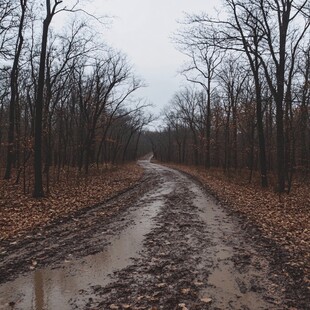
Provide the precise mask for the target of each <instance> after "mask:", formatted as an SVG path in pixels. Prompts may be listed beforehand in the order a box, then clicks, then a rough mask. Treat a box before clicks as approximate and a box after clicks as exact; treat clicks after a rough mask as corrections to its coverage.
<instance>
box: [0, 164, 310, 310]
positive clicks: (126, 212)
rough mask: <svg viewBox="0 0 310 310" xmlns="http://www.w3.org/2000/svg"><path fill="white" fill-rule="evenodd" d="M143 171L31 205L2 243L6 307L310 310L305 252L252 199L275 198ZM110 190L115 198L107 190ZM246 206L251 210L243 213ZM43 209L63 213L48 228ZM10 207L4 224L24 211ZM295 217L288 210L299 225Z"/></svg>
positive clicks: (0, 277)
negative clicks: (287, 237)
mask: <svg viewBox="0 0 310 310" xmlns="http://www.w3.org/2000/svg"><path fill="white" fill-rule="evenodd" d="M140 165H141V166H142V167H143V168H144V174H143V177H142V178H141V175H142V168H137V167H135V166H127V167H123V168H121V169H123V170H111V171H110V172H112V171H113V172H112V173H108V174H107V175H106V176H105V177H102V179H101V181H99V183H96V184H101V183H102V182H107V183H104V184H105V186H102V187H101V190H100V189H99V188H98V186H95V188H96V190H94V191H92V190H91V188H92V187H91V186H90V183H91V181H90V180H88V181H87V182H84V184H82V185H81V186H82V187H77V188H76V190H75V191H74V192H73V193H74V195H71V196H70V192H68V193H67V195H69V196H70V197H67V198H66V199H64V198H62V199H61V200H60V201H58V202H57V203H55V201H54V200H52V202H53V204H52V202H50V204H49V205H48V204H47V201H49V200H51V199H52V198H45V199H43V200H42V201H41V202H40V203H46V204H44V205H42V207H39V208H38V207H35V205H32V204H30V206H32V208H34V209H38V210H40V209H43V211H44V212H43V211H42V210H41V211H37V210H36V211H29V210H24V209H23V210H22V211H23V212H26V214H27V212H33V213H32V214H34V215H31V216H30V215H29V218H31V220H29V221H31V222H32V223H35V222H36V224H31V225H29V226H27V225H26V226H20V224H19V223H18V221H22V219H23V217H22V216H20V217H18V221H17V220H16V221H14V220H12V221H11V222H10V223H11V224H10V225H11V229H12V230H13V232H10V230H9V229H7V228H6V230H5V231H7V232H6V233H2V239H1V240H0V255H1V256H0V258H1V264H0V283H2V284H1V285H0V309H35V310H43V309H62V310H67V309H136V310H137V309H149V310H150V309H152V310H156V309H167V310H171V309H181V310H187V309H214V310H219V309H243V310H248V309H278V310H283V309H290V310H294V309H309V307H308V306H309V303H308V301H309V297H310V294H309V283H307V270H308V269H306V267H309V264H308V262H307V259H308V256H307V253H305V255H304V254H303V253H304V252H299V251H298V252H297V250H296V249H295V248H294V249H295V250H294V252H292V250H291V248H286V247H285V245H283V244H282V243H280V241H281V240H280V241H279V240H277V236H281V234H283V235H282V236H283V238H285V240H286V234H285V233H284V232H278V230H277V228H279V227H276V228H273V229H274V230H277V232H272V231H271V228H270V227H273V225H274V223H277V222H272V220H271V219H270V217H273V216H274V214H273V213H266V214H265V215H266V221H265V222H264V221H263V220H258V219H257V218H259V217H260V215H259V214H260V212H263V211H257V210H256V209H258V206H259V205H258V204H256V203H255V202H254V201H256V200H259V199H262V201H265V204H267V203H268V204H269V203H270V202H269V199H268V195H272V193H271V192H270V194H268V193H269V192H268V191H266V192H261V191H260V190H257V191H256V192H255V195H254V194H253V193H252V192H251V191H250V187H249V189H248V191H249V192H247V190H246V188H247V187H246V186H245V187H244V188H243V187H242V188H241V190H240V188H239V192H238V191H237V189H235V191H236V192H235V191H234V190H233V189H234V186H235V185H234V184H233V183H232V184H231V185H230V182H229V181H227V180H223V179H221V178H216V177H215V176H207V174H206V175H204V174H203V172H201V171H200V172H199V171H195V170H193V169H192V168H188V167H180V166H178V167H176V168H177V169H179V170H180V169H182V170H184V171H186V173H187V174H188V173H190V174H191V175H193V176H194V178H193V177H190V176H188V175H186V174H183V173H180V172H178V171H177V170H175V169H171V168H168V167H164V166H161V165H157V164H153V163H150V162H148V161H141V162H140ZM113 173H114V174H115V175H114V181H113V177H111V175H113ZM108 176H110V177H108ZM202 176H203V177H202ZM110 178H112V179H110ZM127 178H128V179H127ZM196 178H197V179H199V180H200V181H201V184H204V185H206V187H207V189H208V191H211V192H212V193H213V194H214V195H215V196H216V197H217V198H219V199H221V200H222V202H223V204H219V203H218V202H217V200H215V199H214V198H212V196H210V195H209V194H208V193H207V191H205V189H204V188H203V187H202V186H201V184H200V183H197V182H196ZM123 179H125V180H126V179H127V181H126V184H125V181H124V182H123V181H122V180H123ZM108 180H110V181H108ZM109 182H110V183H109ZM208 182H210V184H209V183H208ZM114 183H115V184H116V185H117V184H122V185H118V186H119V187H118V186H115V187H114V185H113V184H114ZM213 183H214V184H217V185H216V186H215V185H214V184H213ZM87 184H89V186H90V187H89V188H88V187H86V190H85V193H84V186H86V185H87ZM108 184H110V187H111V192H110V196H107V192H106V193H105V194H104V193H102V191H103V189H106V188H110V187H109V186H108ZM207 184H208V186H207ZM211 185H212V186H213V187H212V186H211ZM62 187H63V186H60V189H61V188H62ZM115 188H119V190H118V191H116V190H115ZM126 188H129V189H127V190H125V189H126ZM60 192H62V191H60ZM64 192H66V190H64ZM83 193H84V194H85V195H83ZM90 193H92V194H90ZM117 193H118V194H117ZM249 193H252V196H251V195H250V194H249ZM60 194H61V193H60ZM60 194H59V195H60ZM100 194H101V195H100ZM224 194H225V195H226V196H221V195H224ZM63 195H65V194H63ZM84 196H85V197H84ZM243 196H246V197H247V198H242V197H243ZM261 196H262V197H261ZM18 197H19V196H18ZM53 197H54V196H53ZM62 197H64V196H62ZM107 197H110V199H108V198H107ZM260 197H261V198H260ZM272 197H273V196H272ZM4 199H8V197H7V196H5V197H4ZM20 199H21V198H20ZM25 199H26V198H25ZM27 199H29V200H30V201H32V199H31V198H29V197H28V198H27ZM27 199H26V200H25V201H27ZM54 199H56V197H55V198H54ZM82 199H85V200H84V202H81V200H82ZM90 199H94V200H92V201H90ZM238 199H239V200H240V205H243V203H244V202H243V199H245V200H246V199H247V200H248V205H249V206H248V207H246V206H244V207H243V208H242V207H237V206H235V205H234V203H236V202H235V201H237V200H238ZM263 199H267V200H263ZM282 199H283V201H285V199H287V198H282ZM6 201H7V203H8V200H6ZM76 201H79V202H80V203H79V204H78V206H76V207H75V206H74V205H75V202H76ZM99 201H105V203H103V204H99ZM283 201H282V202H279V200H278V203H281V204H283ZM25 203H26V202H25ZM63 203H65V206H63ZM60 204H61V205H60ZM252 205H254V206H253V207H251V206H252ZM263 205H264V204H263ZM4 206H5V207H6V208H8V207H9V205H4ZM46 206H49V208H51V209H52V210H54V209H57V207H59V208H60V209H61V210H60V211H59V213H56V212H57V211H52V214H53V217H52V218H48V219H46V220H45V218H46V217H48V216H49V215H46V217H45V216H42V214H41V213H42V212H43V213H44V214H45V213H47V214H48V213H49V212H48V210H49V208H46ZM2 208H3V205H2ZM28 208H29V207H28ZM67 208H69V211H67ZM239 208H241V209H240V210H239ZM247 208H248V209H247ZM262 208H263V207H262ZM278 208H279V209H280V207H279V206H278ZM283 208H285V206H282V209H283ZM282 209H281V210H282ZM12 210H13V211H12V212H13V213H12V214H11V215H10V214H9V212H10V211H7V210H6V211H5V212H6V213H4V215H3V214H2V216H6V217H7V219H11V217H10V216H13V215H14V216H15V213H14V212H18V205H17V204H16V205H15V207H14V208H13V209H12ZM65 210H66V211H65ZM242 210H244V211H242ZM247 210H248V211H247ZM37 212H40V213H39V215H37ZM254 212H257V215H256V213H254ZM274 212H275V211H274ZM277 212H280V211H277ZM296 212H297V210H296ZM55 213H56V214H55ZM277 214H278V213H276V214H275V215H277ZM292 214H293V213H292V212H291V211H290V212H289V211H288V210H287V211H285V214H284V215H287V216H289V217H290V218H291V220H290V222H294V219H295V218H294V217H293V215H292ZM307 214H308V213H306V212H304V213H303V217H306V216H308V215H307ZM62 215H65V216H62ZM284 215H283V217H284ZM27 216H28V215H26V217H27ZM262 218H263V216H262ZM44 221H45V222H44ZM283 221H285V222H283V223H284V224H285V223H286V217H285V219H283ZM26 222H27V221H26ZM3 223H4V224H5V223H6V222H3ZM42 223H43V224H42ZM264 223H265V224H264ZM280 223H281V222H280ZM284 224H281V225H283V226H285V225H284ZM14 225H15V226H14ZM268 225H270V227H269V226H268ZM277 225H279V224H277ZM281 225H280V226H281ZM299 225H305V224H303V222H300V224H299ZM281 227H282V226H281ZM263 228H265V229H266V231H265V230H263ZM296 229H297V228H296ZM298 229H299V228H298ZM305 229H308V228H307V227H304V228H303V231H304V230H305ZM291 234H292V235H294V231H293V230H292V229H291ZM288 236H290V234H289V235H288ZM306 237H307V234H306V235H305V238H303V239H305V243H306V245H305V247H302V248H301V249H302V250H306V246H307V240H308V239H306ZM295 238H296V239H294V240H297V241H295V243H296V244H298V245H299V244H300V243H301V244H304V243H303V242H300V243H298V242H299V241H298V238H297V237H295ZM288 244H289V243H288ZM297 248H298V250H299V249H300V247H299V246H298V247H297Z"/></svg>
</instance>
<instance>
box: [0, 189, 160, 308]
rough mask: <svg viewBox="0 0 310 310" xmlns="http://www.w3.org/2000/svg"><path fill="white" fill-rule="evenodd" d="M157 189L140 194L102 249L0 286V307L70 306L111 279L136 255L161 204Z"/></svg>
mask: <svg viewBox="0 0 310 310" xmlns="http://www.w3.org/2000/svg"><path fill="white" fill-rule="evenodd" d="M161 190H162V189H158V190H155V191H153V192H152V194H149V195H148V196H142V197H141V199H140V200H139V202H138V204H139V206H138V208H136V209H135V210H134V211H132V212H131V213H130V215H129V217H128V218H129V220H131V221H132V222H133V223H132V224H131V225H130V226H129V227H127V228H125V229H124V230H122V231H121V232H120V234H119V235H118V236H114V237H111V238H110V239H109V240H108V241H109V242H110V245H108V246H107V247H106V248H105V250H104V251H102V252H100V253H98V254H96V255H90V256H87V257H84V258H83V259H80V260H74V258H72V261H70V260H69V259H68V260H66V261H65V262H64V264H63V265H62V266H60V268H57V269H50V268H46V269H38V270H36V271H33V272H30V273H29V274H27V275H25V276H21V277H19V278H17V279H16V280H14V281H11V282H7V283H5V284H3V285H1V286H0V309H1V310H4V309H5V310H8V309H33V310H43V309H62V310H67V309H72V307H71V306H70V302H69V301H71V302H75V303H76V302H77V299H78V298H79V294H82V293H83V290H85V289H88V288H89V287H90V286H95V285H101V286H104V285H106V284H108V283H109V282H111V281H112V280H111V278H110V277H109V275H111V274H112V273H113V272H115V271H116V270H118V269H122V268H125V267H126V266H128V265H129V264H130V263H131V258H136V257H138V256H139V251H140V250H141V249H142V243H143V240H144V237H145V235H146V234H147V233H149V232H150V231H151V229H152V226H153V224H154V220H153V219H154V217H155V216H156V214H157V213H158V212H159V210H160V207H161V206H162V204H163V201H162V200H161V199H159V198H158V197H159V195H158V192H160V191H161ZM155 197H156V199H154V198H155Z"/></svg>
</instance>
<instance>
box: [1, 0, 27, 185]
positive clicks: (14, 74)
mask: <svg viewBox="0 0 310 310" xmlns="http://www.w3.org/2000/svg"><path fill="white" fill-rule="evenodd" d="M20 9H21V13H20V21H19V27H18V35H17V40H16V45H15V53H14V61H13V66H12V70H11V77H10V88H11V99H10V106H9V129H8V148H7V161H6V170H5V175H4V179H7V180H8V179H10V178H11V170H12V164H13V160H14V153H15V152H14V140H15V139H14V131H15V108H16V102H17V98H18V66H19V60H20V56H21V52H22V48H23V43H24V35H23V31H24V23H25V15H26V9H27V0H20Z"/></svg>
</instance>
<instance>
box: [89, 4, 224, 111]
mask: <svg viewBox="0 0 310 310" xmlns="http://www.w3.org/2000/svg"><path fill="white" fill-rule="evenodd" d="M90 3H91V4H89V6H88V7H87V10H88V11H89V12H94V13H95V14H96V15H97V16H98V15H108V16H114V19H113V22H112V24H111V26H110V27H109V29H106V30H104V31H103V34H104V39H105V40H106V41H107V43H108V44H109V45H111V46H113V47H115V48H117V49H120V50H122V51H123V52H125V53H126V54H127V55H128V57H129V60H130V61H131V62H132V64H133V65H134V67H135V69H136V73H137V75H139V76H141V77H142V78H143V79H144V80H145V81H146V83H147V84H148V87H147V88H145V89H143V90H140V91H139V94H137V95H139V96H143V97H145V98H146V99H147V100H148V101H150V102H151V103H153V104H154V106H155V108H154V110H153V111H154V112H155V113H159V112H160V111H161V110H162V108H163V107H164V106H166V105H167V104H168V103H169V101H170V99H171V98H172V96H173V94H174V93H175V92H176V91H177V90H178V89H179V87H180V84H181V83H182V81H183V79H182V78H181V77H179V76H178V75H177V71H178V70H179V69H180V67H181V65H182V63H183V62H184V60H185V57H184V56H183V55H182V54H181V53H180V52H178V51H177V50H176V49H175V48H174V46H173V44H172V43H171V36H172V34H173V33H174V32H175V31H176V30H177V28H178V27H179V25H178V23H177V21H178V20H182V18H183V16H184V12H186V13H199V12H202V11H203V12H208V13H210V14H211V13H212V12H214V8H219V7H220V3H221V0H92V1H91V2H90Z"/></svg>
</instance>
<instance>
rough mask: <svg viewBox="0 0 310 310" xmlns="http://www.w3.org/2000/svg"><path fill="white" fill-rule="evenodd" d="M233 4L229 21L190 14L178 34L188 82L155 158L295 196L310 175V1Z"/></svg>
mask: <svg viewBox="0 0 310 310" xmlns="http://www.w3.org/2000/svg"><path fill="white" fill-rule="evenodd" d="M225 4H226V7H225V8H226V11H225V12H226V16H225V19H220V18H211V17H208V15H206V14H200V15H199V14H198V15H187V17H186V18H185V19H184V20H183V22H182V24H181V27H180V30H179V32H178V33H176V34H175V36H174V43H175V45H176V47H177V48H178V49H179V50H180V51H181V52H182V53H184V54H185V55H186V56H187V58H188V61H187V63H186V64H184V66H183V67H182V68H181V69H180V74H182V75H183V76H184V77H185V79H186V80H187V81H188V82H189V83H188V84H187V85H185V86H184V87H182V88H181V89H180V90H179V91H178V92H177V93H176V94H175V95H174V97H173V98H172V99H171V101H170V104H169V106H167V108H166V110H165V129H164V130H163V131H162V132H160V133H156V134H155V133H154V134H152V135H153V139H152V141H153V149H154V154H155V156H156V157H157V158H158V159H160V160H163V161H173V162H176V163H182V164H192V165H196V166H204V167H205V168H206V169H209V168H220V169H222V170H223V172H224V173H225V174H226V175H228V176H229V175H231V174H236V173H237V174H239V173H240V174H241V175H243V177H244V178H246V179H248V182H251V181H252V176H253V174H255V175H258V176H259V178H260V183H261V186H262V187H268V185H271V186H272V187H273V188H274V189H275V191H277V192H280V193H283V192H287V193H289V192H290V190H291V187H292V181H293V180H294V178H298V179H299V180H302V181H305V182H307V181H308V180H309V160H310V157H309V156H310V143H309V142H310V139H309V134H310V131H309V103H310V80H309V78H310V41H309V40H310V36H309V25H310V22H309V3H308V2H307V1H300V2H299V5H295V3H294V1H274V3H271V1H234V0H230V1H225ZM246 171H248V172H247V173H246Z"/></svg>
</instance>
